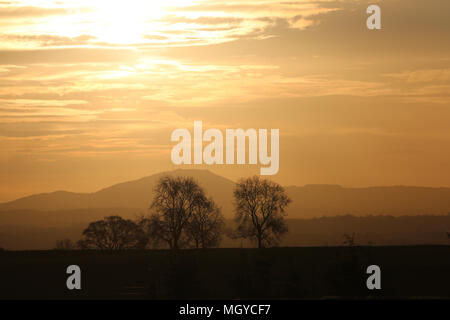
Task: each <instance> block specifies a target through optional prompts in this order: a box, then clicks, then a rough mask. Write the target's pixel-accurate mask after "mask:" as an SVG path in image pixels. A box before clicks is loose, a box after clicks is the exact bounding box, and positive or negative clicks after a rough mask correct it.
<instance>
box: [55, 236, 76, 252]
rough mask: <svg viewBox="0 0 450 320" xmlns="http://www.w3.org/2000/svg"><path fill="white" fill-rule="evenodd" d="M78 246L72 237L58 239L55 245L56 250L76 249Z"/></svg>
mask: <svg viewBox="0 0 450 320" xmlns="http://www.w3.org/2000/svg"><path fill="white" fill-rule="evenodd" d="M76 248H77V245H76V243H74V242H73V241H72V240H70V239H63V240H58V241H56V245H55V250H75V249H76Z"/></svg>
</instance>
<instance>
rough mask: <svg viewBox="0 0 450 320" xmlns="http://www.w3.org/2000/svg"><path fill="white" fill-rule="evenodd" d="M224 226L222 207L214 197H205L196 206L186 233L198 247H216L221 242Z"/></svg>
mask: <svg viewBox="0 0 450 320" xmlns="http://www.w3.org/2000/svg"><path fill="white" fill-rule="evenodd" d="M224 226H225V221H224V218H223V216H222V214H221V212H220V208H219V207H217V205H216V204H215V203H214V201H213V200H212V199H205V200H204V201H202V202H201V203H200V204H199V205H198V206H195V207H194V212H193V214H192V217H191V219H190V220H189V222H188V223H187V224H186V234H187V236H188V238H189V239H190V240H192V242H193V244H194V246H195V247H196V248H200V247H201V248H203V249H205V248H209V247H216V246H218V245H219V244H220V240H221V235H222V232H223V228H224Z"/></svg>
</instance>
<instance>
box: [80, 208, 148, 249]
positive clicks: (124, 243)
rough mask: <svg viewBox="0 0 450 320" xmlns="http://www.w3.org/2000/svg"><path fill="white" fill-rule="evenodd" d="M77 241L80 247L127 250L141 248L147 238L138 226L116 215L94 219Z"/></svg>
mask: <svg viewBox="0 0 450 320" xmlns="http://www.w3.org/2000/svg"><path fill="white" fill-rule="evenodd" d="M83 236H84V239H83V240H81V241H79V242H78V245H79V247H80V248H81V249H101V250H127V249H143V248H144V247H145V245H146V244H147V239H146V237H145V235H144V233H143V232H142V230H141V229H140V228H139V226H138V225H137V224H136V223H134V222H133V221H131V220H125V219H122V218H121V217H118V216H110V217H106V218H104V219H103V220H99V221H95V222H92V223H90V224H89V226H88V227H87V228H86V229H85V230H84V231H83Z"/></svg>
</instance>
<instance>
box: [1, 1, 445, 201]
mask: <svg viewBox="0 0 450 320" xmlns="http://www.w3.org/2000/svg"><path fill="white" fill-rule="evenodd" d="M372 3H377V4H378V5H379V6H380V8H381V21H382V22H381V23H382V29H381V30H368V29H367V27H366V19H367V17H368V15H367V13H366V8H367V7H368V5H369V4H372ZM448 12H450V2H449V1H448V0H430V1H423V0H385V1H370V2H368V1H359V0H341V1H337V0H334V1H333V0H318V1H315V0H301V1H285V2H283V1H259V0H251V1H250V0H239V1H219V0H203V1H191V0H165V1H139V0H127V1H117V0H116V1H113V0H108V1H107V0H93V1H92V0H89V1H87V0H67V1H50V0H21V1H19V0H18V1H15V0H11V1H7V0H5V1H0V150H1V151H0V201H9V200H13V199H15V198H18V197H21V196H25V195H29V194H33V193H39V192H50V191H55V190H68V191H75V192H92V191H95V190H98V189H100V188H103V187H106V186H109V185H111V184H114V183H118V182H122V181H127V180H131V179H136V178H140V177H143V176H147V175H150V174H153V173H157V172H161V171H166V170H173V169H176V168H178V167H176V166H175V165H173V164H172V162H171V159H170V152H171V149H172V147H173V146H174V144H175V143H173V142H171V141H170V136H171V133H172V131H173V130H175V129H177V128H187V129H189V130H191V129H192V127H193V122H194V121H195V120H201V121H203V126H204V128H205V129H207V128H218V129H220V130H225V129H227V128H230V129H234V128H243V129H248V128H256V129H258V128H261V129H275V128H276V129H279V130H280V169H279V172H278V174H277V175H275V176H272V177H271V179H273V180H275V181H277V182H279V183H281V184H283V185H305V184H340V185H343V186H351V187H363V186H374V185H423V186H435V187H439V186H447V187H450V125H449V123H450V121H449V120H450V40H449V39H450V19H449V16H448ZM196 167H199V168H202V169H210V170H211V171H213V172H215V173H217V174H220V175H223V176H225V177H228V178H230V179H237V178H239V177H242V176H249V175H253V174H258V172H259V168H258V166H247V165H245V166H242V165H241V166H236V165H222V166H220V165H215V166H189V168H196Z"/></svg>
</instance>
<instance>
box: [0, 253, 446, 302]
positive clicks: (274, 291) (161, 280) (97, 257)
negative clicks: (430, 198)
mask: <svg viewBox="0 0 450 320" xmlns="http://www.w3.org/2000/svg"><path fill="white" fill-rule="evenodd" d="M72 264H75V265H79V266H80V267H81V270H82V290H81V291H69V290H68V289H67V288H66V279H67V277H68V275H67V274H66V268H67V266H69V265H72ZM372 264H376V265H378V266H380V268H381V273H382V275H381V286H382V289H381V290H376V291H370V290H368V289H367V288H366V279H367V277H368V275H367V274H366V268H367V266H369V265H372ZM330 297H346V298H367V297H381V298H422V297H429V298H450V246H403V247H304V248H272V249H263V250H257V249H209V250H183V251H178V252H171V251H168V250H155V251H126V252H125V251H124V252H100V251H16V252H14V251H11V252H9V251H5V252H0V298H2V299H17V298H20V299H23V298H25V299H36V298H37V299H50V298H57V299H299V298H330Z"/></svg>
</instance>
